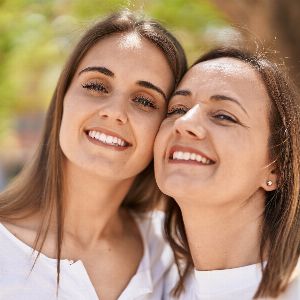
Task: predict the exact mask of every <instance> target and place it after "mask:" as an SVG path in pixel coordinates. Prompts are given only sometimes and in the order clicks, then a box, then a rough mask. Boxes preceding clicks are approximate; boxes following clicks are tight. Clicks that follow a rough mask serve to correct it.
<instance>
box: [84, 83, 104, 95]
mask: <svg viewBox="0 0 300 300" xmlns="http://www.w3.org/2000/svg"><path fill="white" fill-rule="evenodd" d="M81 86H82V87H83V88H84V89H87V90H92V91H96V92H100V93H104V94H107V93H108V90H107V89H106V87H105V86H104V85H103V84H101V83H99V82H89V83H85V84H82V85H81Z"/></svg>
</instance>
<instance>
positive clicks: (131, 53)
mask: <svg viewBox="0 0 300 300" xmlns="http://www.w3.org/2000/svg"><path fill="white" fill-rule="evenodd" d="M134 61H135V63H134V65H139V64H142V65H143V66H146V67H147V66H150V65H151V64H152V63H154V62H155V61H158V62H160V63H161V62H162V61H163V62H166V63H167V59H166V58H165V56H164V54H163V52H162V51H161V50H160V49H159V48H158V47H157V46H155V45H154V44H153V43H152V42H150V41H148V40H147V39H145V38H143V37H142V36H140V35H139V34H138V33H135V32H133V33H125V34H123V33H117V34H112V35H110V36H108V37H105V38H103V39H101V40H100V41H98V42H97V43H96V44H95V45H94V46H93V47H92V48H91V49H89V50H88V52H87V53H86V54H85V56H84V57H83V59H82V61H81V63H80V66H82V65H86V64H99V63H103V62H105V65H106V66H107V65H108V66H109V65H119V66H120V65H121V66H124V67H125V66H129V65H130V66H131V67H132V66H133V64H132V62H134ZM152 67H153V66H152Z"/></svg>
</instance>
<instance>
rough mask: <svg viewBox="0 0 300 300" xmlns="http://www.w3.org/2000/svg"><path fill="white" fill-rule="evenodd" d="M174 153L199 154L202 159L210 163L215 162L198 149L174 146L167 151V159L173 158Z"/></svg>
mask: <svg viewBox="0 0 300 300" xmlns="http://www.w3.org/2000/svg"><path fill="white" fill-rule="evenodd" d="M176 151H181V152H190V153H195V154H199V155H200V156H202V157H205V158H206V159H208V160H210V161H212V162H213V163H215V162H216V160H215V159H213V158H211V157H210V156H208V155H207V154H205V153H204V152H202V151H199V150H198V149H195V148H192V147H189V146H181V145H174V146H172V147H171V148H170V150H169V155H168V158H172V157H173V153H174V152H176Z"/></svg>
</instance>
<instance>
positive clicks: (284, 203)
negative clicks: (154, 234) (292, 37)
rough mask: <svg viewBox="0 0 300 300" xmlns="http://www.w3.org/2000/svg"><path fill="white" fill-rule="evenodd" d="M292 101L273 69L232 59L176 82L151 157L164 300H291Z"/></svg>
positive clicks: (260, 60) (296, 281)
mask: <svg viewBox="0 0 300 300" xmlns="http://www.w3.org/2000/svg"><path fill="white" fill-rule="evenodd" d="M298 101H299V96H298V94H297V93H296V91H295V88H294V86H293V84H292V83H291V82H290V80H289V79H288V78H287V76H286V75H285V73H284V72H282V71H280V69H279V68H278V67H277V66H276V64H274V63H272V62H270V61H269V60H268V59H267V58H266V57H264V56H263V55H262V54H257V55H256V54H251V53H248V52H245V51H243V50H239V49H222V48H220V49H216V50H213V51H211V52H209V53H207V54H205V55H204V56H203V57H201V58H200V59H199V60H198V61H197V62H196V63H195V64H194V65H193V66H192V67H191V68H190V69H189V70H188V72H187V73H186V75H185V76H184V78H183V79H182V81H181V82H180V84H179V86H178V88H177V90H176V91H175V93H174V94H173V97H172V99H171V100H170V102H169V107H168V113H167V118H166V119H165V120H164V121H163V123H162V125H161V127H160V130H159V133H158V135H157V139H156V142H155V151H154V154H155V175H156V179H157V183H158V185H159V187H160V189H161V190H162V191H163V192H164V193H165V194H166V195H168V196H170V197H172V198H170V199H169V202H168V208H167V216H166V221H165V230H166V233H167V237H168V240H169V242H170V244H171V246H172V248H173V250H174V252H175V255H176V259H177V266H178V271H179V274H178V273H177V270H176V268H174V269H172V271H170V274H169V276H168V280H167V287H166V291H169V292H170V291H171V290H172V288H175V289H174V290H173V296H174V299H189V300H191V299H200V300H201V299H215V300H217V299H220V300H227V299H228V300H240V299H243V300H248V299H253V298H259V299H262V298H263V299H265V298H268V299H269V298H270V297H271V298H277V297H279V299H287V300H288V299H289V300H293V299H300V292H299V291H300V289H299V287H300V275H299V273H300V269H299V267H297V263H298V259H299V254H300V253H299V251H300V227H299V222H300V213H299V212H300V196H299V195H300V191H299V181H300V154H299V147H300V118H299V116H300V108H299V104H298ZM175 296H177V297H175ZM167 297H169V296H167ZM170 297H171V296H170ZM171 298H172V297H171ZM172 299H173V298H172Z"/></svg>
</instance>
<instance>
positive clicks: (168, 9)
mask: <svg viewBox="0 0 300 300" xmlns="http://www.w3.org/2000/svg"><path fill="white" fill-rule="evenodd" d="M126 7H127V8H130V9H132V10H136V11H140V12H142V13H144V14H145V15H147V16H150V17H152V18H155V19H157V20H159V21H160V22H161V23H162V24H163V25H165V26H166V27H167V28H168V29H170V30H171V31H172V32H173V33H174V34H175V35H176V36H177V38H178V39H179V41H180V42H181V43H182V44H183V46H184V48H185V50H186V53H187V56H188V60H189V63H192V62H193V61H194V60H195V59H196V58H197V57H199V56H200V55H201V53H203V52H204V51H206V50H208V49H209V48H211V47H213V46H215V45H218V44H220V43H221V44H234V43H241V42H242V41H244V40H248V39H249V38H250V39H251V40H252V42H250V43H249V47H259V48H262V47H264V48H265V49H266V50H267V51H268V52H269V53H270V55H272V56H273V57H274V58H275V59H277V60H278V62H279V63H280V64H283V63H285V64H286V65H287V66H288V69H289V72H290V73H291V75H292V76H293V78H294V79H295V81H296V84H297V85H298V86H299V85H300V82H299V79H300V30H299V27H300V1H299V0H276V1H275V0H226V1H224V0H149V1H147V0H136V1H129V0H127V1H125V0H123V1H121V0H88V1H82V0H72V1H71V0H6V1H5V0H0V190H1V189H3V188H4V187H5V186H6V184H7V183H8V181H9V180H10V179H11V178H12V177H13V176H14V175H16V174H17V173H18V172H19V170H20V168H21V167H22V166H23V164H24V162H25V161H27V160H28V159H29V158H30V157H31V156H32V154H33V152H34V150H35V148H36V146H37V142H38V139H39V135H40V132H41V129H42V127H43V120H44V116H45V111H46V109H47V106H48V103H49V101H50V99H51V95H52V92H53V90H54V87H55V85H56V81H57V79H58V76H59V74H60V71H61V69H62V67H63V64H64V61H65V59H66V57H67V55H68V54H69V53H70V51H71V50H72V47H73V46H74V44H75V43H76V41H77V40H78V39H79V37H80V36H81V34H82V33H83V32H84V31H85V30H86V29H87V28H88V27H89V25H90V24H92V23H93V22H94V21H95V20H98V19H99V18H101V17H102V16H104V15H106V14H108V13H110V12H112V11H115V10H118V9H122V8H126ZM253 40H254V41H255V42H253Z"/></svg>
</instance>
